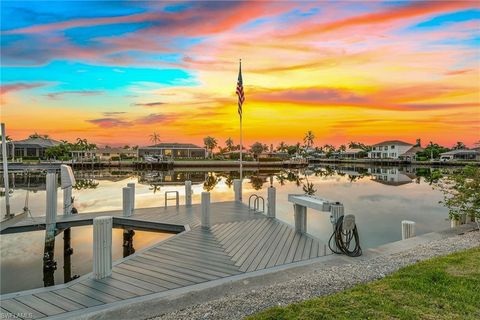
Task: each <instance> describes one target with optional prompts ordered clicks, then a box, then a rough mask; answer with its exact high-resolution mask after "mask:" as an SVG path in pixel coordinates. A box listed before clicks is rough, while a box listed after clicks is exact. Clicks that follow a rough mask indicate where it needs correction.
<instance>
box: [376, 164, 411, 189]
mask: <svg viewBox="0 0 480 320" xmlns="http://www.w3.org/2000/svg"><path fill="white" fill-rule="evenodd" d="M368 173H369V174H370V175H371V176H372V180H373V181H375V182H378V183H381V184H386V185H390V186H401V185H404V184H407V183H410V182H412V181H413V179H414V178H415V177H416V176H415V174H414V173H413V172H409V170H408V169H407V170H399V169H398V168H385V167H374V168H368Z"/></svg>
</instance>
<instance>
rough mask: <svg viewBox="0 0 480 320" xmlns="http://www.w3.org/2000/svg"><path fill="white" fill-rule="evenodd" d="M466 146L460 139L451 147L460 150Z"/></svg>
mask: <svg viewBox="0 0 480 320" xmlns="http://www.w3.org/2000/svg"><path fill="white" fill-rule="evenodd" d="M465 148H466V146H465V143H463V142H461V141H458V142H457V143H456V144H455V145H454V146H453V148H452V149H454V150H462V149H465Z"/></svg>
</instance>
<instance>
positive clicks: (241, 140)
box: [240, 114, 243, 181]
mask: <svg viewBox="0 0 480 320" xmlns="http://www.w3.org/2000/svg"><path fill="white" fill-rule="evenodd" d="M242 118H243V114H242V115H241V116H240V181H242V180H243V164H242V160H243V156H242V154H243V137H242V136H243V134H242Z"/></svg>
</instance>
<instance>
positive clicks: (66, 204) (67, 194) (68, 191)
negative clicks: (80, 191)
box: [63, 187, 73, 215]
mask: <svg viewBox="0 0 480 320" xmlns="http://www.w3.org/2000/svg"><path fill="white" fill-rule="evenodd" d="M72 208H73V206H72V187H66V188H65V189H63V214H64V215H69V214H72Z"/></svg>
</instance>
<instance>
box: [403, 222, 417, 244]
mask: <svg viewBox="0 0 480 320" xmlns="http://www.w3.org/2000/svg"><path fill="white" fill-rule="evenodd" d="M412 237H415V222H414V221H408V220H403V221H402V240H405V239H408V238H412Z"/></svg>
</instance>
